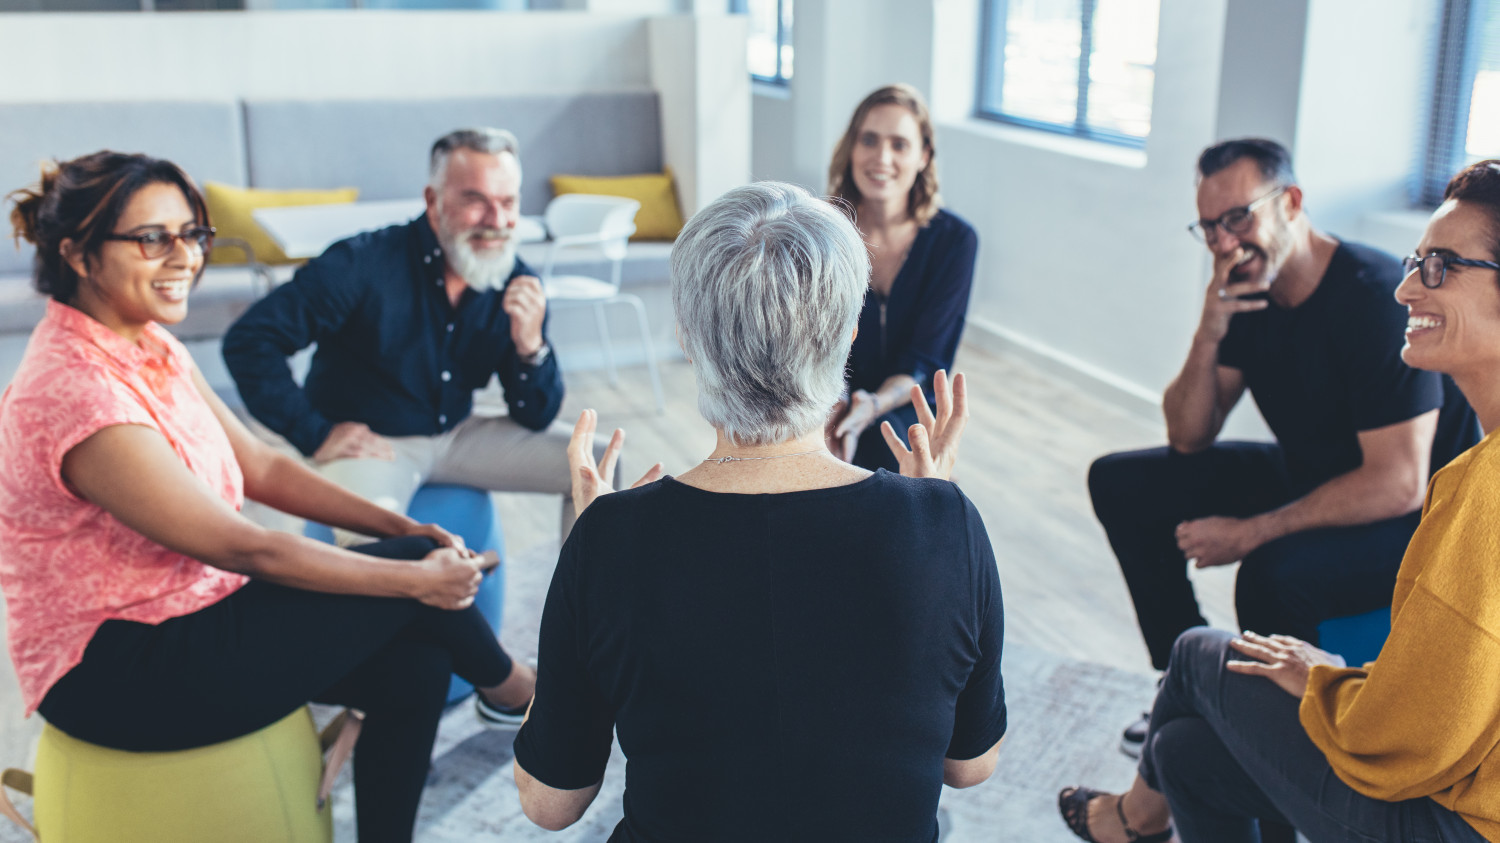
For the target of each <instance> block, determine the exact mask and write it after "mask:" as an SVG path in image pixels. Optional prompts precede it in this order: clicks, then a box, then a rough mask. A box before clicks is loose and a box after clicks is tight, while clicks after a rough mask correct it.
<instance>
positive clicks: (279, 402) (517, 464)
mask: <svg viewBox="0 0 1500 843" xmlns="http://www.w3.org/2000/svg"><path fill="white" fill-rule="evenodd" d="M520 189H521V165H520V160H519V157H518V150H517V145H516V140H515V137H514V136H513V135H511V134H510V133H509V132H505V131H502V130H499V129H489V128H478V129H461V130H458V131H455V132H451V133H449V134H447V135H445V136H443V137H442V138H439V139H438V140H437V142H436V143H434V144H433V147H432V153H431V160H430V180H429V183H428V186H427V188H426V189H425V190H424V197H425V199H426V202H427V210H426V212H425V213H424V214H422V215H421V216H420V217H417V218H416V219H414V220H412V221H411V222H409V223H405V224H402V225H395V226H391V227H389V228H386V229H383V230H380V231H374V232H368V233H365V234H360V235H357V236H355V237H351V238H349V239H347V240H343V241H341V242H339V243H336V244H334V245H333V246H331V247H329V249H328V250H327V251H326V252H324V253H323V255H321V256H320V257H318V258H317V259H315V260H313V261H310V262H309V263H308V264H307V265H306V266H304V267H302V268H301V269H300V270H298V271H297V274H296V275H295V276H294V277H293V278H292V280H291V281H290V282H289V283H287V284H285V285H283V286H282V287H280V288H278V289H277V290H276V291H275V292H273V293H271V294H270V295H269V296H267V297H266V298H265V299H263V300H262V301H260V302H258V303H257V304H256V305H255V306H254V307H253V308H251V309H250V310H249V312H247V313H246V314H245V315H244V316H243V317H242V318H241V319H240V320H239V321H238V322H237V323H236V324H235V325H234V327H232V328H231V329H230V330H229V333H228V334H227V335H226V336H225V338H224V360H225V362H226V363H227V364H228V366H229V371H230V373H231V374H232V375H233V376H234V379H235V383H236V384H237V385H238V387H239V391H240V395H241V397H242V398H243V399H244V401H245V406H246V407H247V408H248V409H249V410H250V412H251V414H252V415H254V416H255V418H257V419H259V420H260V421H261V422H262V423H263V424H265V425H266V426H267V427H269V428H270V429H271V430H273V431H275V432H276V433H278V434H280V435H281V436H283V437H285V438H286V439H287V440H288V441H289V442H291V443H292V445H294V446H296V448H297V449H298V450H300V451H301V452H302V453H303V454H304V455H306V456H308V457H309V458H311V460H312V462H313V463H314V464H315V465H317V466H318V467H319V470H320V471H322V472H323V473H324V474H325V475H326V476H328V477H329V478H331V479H333V480H334V481H335V482H337V483H339V484H340V485H342V486H344V487H346V488H348V489H351V490H353V491H355V492H357V493H359V494H360V495H363V496H364V497H366V498H368V499H370V500H372V501H375V502H376V503H378V504H380V505H382V506H386V507H389V508H391V509H395V510H398V511H403V512H404V511H405V509H406V507H407V505H408V504H409V503H410V501H411V498H412V496H413V495H414V494H415V493H416V490H417V488H418V487H419V486H421V485H422V484H423V483H426V482H429V481H431V482H441V483H456V484H462V485H468V486H475V487H478V488H483V489H492V490H497V491H523V492H546V493H554V494H558V495H561V497H562V506H563V515H562V518H563V524H562V526H563V533H564V535H566V532H567V529H568V528H569V527H570V526H571V524H572V519H573V513H572V504H571V501H570V500H569V498H568V495H567V494H566V493H567V492H568V486H569V476H568V460H567V455H566V448H567V444H568V440H569V437H570V436H571V432H572V431H571V429H569V428H568V427H567V426H565V425H553V420H554V418H555V417H556V415H557V411H558V409H559V407H560V406H561V405H562V399H563V382H562V376H561V373H560V372H559V370H558V365H557V358H556V356H555V355H554V354H553V353H552V350H551V346H550V345H548V343H547V336H546V330H545V329H546V316H547V300H546V296H545V295H544V294H543V291H542V285H541V282H540V281H539V280H538V279H537V278H536V276H535V274H534V273H533V272H532V271H531V269H530V268H528V267H527V266H526V265H525V264H524V263H522V262H521V261H520V260H519V259H517V257H516V245H517V243H516V237H515V231H516V224H517V223H518V222H519V220H520ZM312 343H317V351H316V352H315V354H314V355H313V359H312V365H311V368H310V370H309V372H308V375H307V378H306V381H305V383H304V385H303V386H301V387H299V386H298V385H297V384H296V382H295V381H294V380H293V377H292V373H291V370H290V367H289V366H288V364H287V359H288V358H289V357H290V356H291V355H293V354H295V353H296V352H298V351H300V350H301V349H303V348H306V347H307V346H308V345H310V344H312ZM495 375H498V376H499V379H500V385H501V387H502V388H503V389H504V395H505V403H506V404H507V406H508V407H509V414H508V415H504V416H479V415H473V414H472V410H473V404H474V390H476V389H480V388H483V387H485V386H486V385H488V383H489V382H490V378H491V377H492V376H495ZM336 536H337V538H338V541H339V542H340V543H341V544H349V543H352V542H355V541H358V540H361V538H362V537H359V536H356V535H354V534H350V533H345V532H343V531H339V532H337V533H336Z"/></svg>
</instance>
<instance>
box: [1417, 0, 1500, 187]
mask: <svg viewBox="0 0 1500 843" xmlns="http://www.w3.org/2000/svg"><path fill="white" fill-rule="evenodd" d="M1484 158H1500V4H1496V3H1489V2H1485V0H1446V2H1445V3H1444V4H1443V19H1442V21H1441V22H1440V24H1439V32H1438V54H1437V80H1436V83H1435V85H1434V92H1433V98H1432V122H1431V127H1430V129H1429V130H1428V135H1427V154H1426V155H1425V156H1424V157H1423V161H1422V172H1421V173H1419V174H1418V190H1417V197H1416V198H1417V202H1418V204H1420V205H1427V206H1432V205H1436V204H1438V203H1439V202H1441V201H1442V199H1443V188H1444V187H1445V186H1447V184H1448V179H1450V178H1452V176H1453V174H1454V173H1456V172H1458V171H1459V170H1461V169H1463V168H1464V167H1465V166H1467V165H1469V164H1472V163H1473V162H1475V161H1479V160H1481V159H1484Z"/></svg>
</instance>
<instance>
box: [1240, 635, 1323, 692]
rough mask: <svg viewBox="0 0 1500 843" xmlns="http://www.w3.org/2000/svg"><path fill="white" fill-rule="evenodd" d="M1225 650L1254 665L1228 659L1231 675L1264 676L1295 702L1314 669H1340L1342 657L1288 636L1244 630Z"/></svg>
mask: <svg viewBox="0 0 1500 843" xmlns="http://www.w3.org/2000/svg"><path fill="white" fill-rule="evenodd" d="M1229 646H1231V647H1233V648H1234V649H1235V650H1237V651H1238V652H1240V653H1243V654H1244V655H1247V656H1250V657H1251V658H1252V659H1254V661H1245V660H1240V659H1230V660H1229V662H1228V664H1226V665H1225V666H1226V667H1228V668H1229V669H1230V670H1232V671H1234V672H1235V673H1244V674H1247V675H1249V676H1264V677H1265V678H1267V679H1269V680H1271V681H1272V682H1275V683H1276V684H1277V686H1279V687H1280V688H1281V689H1282V690H1283V691H1286V692H1287V693H1288V694H1291V695H1292V696H1294V697H1296V698H1297V699H1299V700H1300V699H1302V696H1303V695H1304V694H1306V693H1307V674H1308V673H1309V672H1310V671H1311V670H1312V668H1313V666H1314V665H1320V664H1326V665H1330V666H1332V667H1343V666H1344V659H1343V658H1342V657H1340V656H1337V655H1334V654H1333V653H1329V652H1325V651H1323V650H1319V649H1318V648H1317V647H1314V646H1313V645H1311V644H1309V643H1307V642H1306V641H1303V640H1301V639H1299V638H1293V637H1292V636H1290V635H1271V636H1265V635H1258V634H1256V633H1254V632H1250V631H1248V630H1247V631H1245V632H1244V633H1243V634H1241V635H1240V636H1239V637H1236V638H1234V639H1233V640H1231V641H1230V642H1229Z"/></svg>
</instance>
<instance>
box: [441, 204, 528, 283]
mask: <svg viewBox="0 0 1500 843" xmlns="http://www.w3.org/2000/svg"><path fill="white" fill-rule="evenodd" d="M513 234H514V230H508V229H503V228H489V227H487V226H475V227H473V228H465V229H460V230H458V231H453V230H452V229H450V228H449V227H448V225H447V221H446V220H443V219H441V218H439V220H438V241H439V242H440V243H442V246H443V254H444V255H445V256H447V259H448V266H449V267H450V268H451V269H452V270H453V271H454V272H456V273H458V277H460V278H462V279H464V283H466V284H468V285H469V286H470V287H473V288H474V290H475V292H479V293H483V292H485V291H486V290H498V289H500V288H501V287H503V286H505V280H506V279H507V278H509V277H510V273H511V270H513V269H515V267H516V241H515V238H514V237H513V236H512V235H513ZM480 237H484V238H499V239H502V240H504V242H505V245H504V247H503V248H501V249H500V250H499V251H498V252H495V251H494V250H493V249H486V250H485V252H486V254H480V253H479V251H478V250H476V249H475V248H474V245H473V242H472V241H473V239H475V238H480Z"/></svg>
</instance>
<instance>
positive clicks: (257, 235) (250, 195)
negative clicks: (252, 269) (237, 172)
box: [203, 181, 359, 264]
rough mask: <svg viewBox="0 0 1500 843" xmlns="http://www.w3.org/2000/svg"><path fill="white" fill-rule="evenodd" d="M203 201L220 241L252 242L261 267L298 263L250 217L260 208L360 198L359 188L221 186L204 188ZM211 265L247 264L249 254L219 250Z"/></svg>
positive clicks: (348, 200) (229, 249)
mask: <svg viewBox="0 0 1500 843" xmlns="http://www.w3.org/2000/svg"><path fill="white" fill-rule="evenodd" d="M203 198H204V200H206V201H207V202H208V218H209V220H210V221H211V222H212V223H213V225H214V227H215V228H217V229H218V230H219V233H218V236H219V237H238V238H240V239H241V240H245V241H248V242H249V243H250V248H252V249H254V250H255V259H256V260H258V261H260V262H261V263H271V264H278V263H294V262H295V261H294V260H293V259H291V258H289V257H287V256H286V253H285V252H283V251H281V247H280V246H278V245H276V241H275V240H272V239H271V235H269V234H267V233H266V230H265V229H264V228H261V227H260V224H259V223H257V222H256V221H255V218H254V217H252V216H251V215H250V213H251V212H252V211H254V210H255V209H256V208H281V207H285V206H288V205H338V204H344V203H349V202H353V201H354V200H356V199H358V198H359V188H357V187H340V188H335V189H333V190H260V189H258V188H253V187H232V186H230V185H227V184H220V183H218V182H212V181H211V182H206V183H205V184H204V185H203ZM208 262H209V263H244V262H245V253H244V252H243V251H241V250H239V249H233V248H229V247H225V248H223V249H215V250H214V251H213V254H212V255H210V256H209V261H208Z"/></svg>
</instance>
